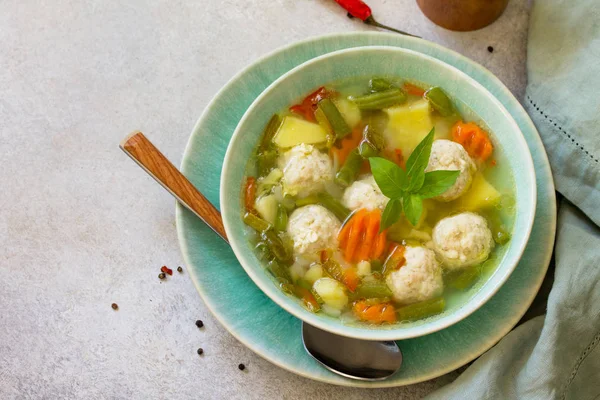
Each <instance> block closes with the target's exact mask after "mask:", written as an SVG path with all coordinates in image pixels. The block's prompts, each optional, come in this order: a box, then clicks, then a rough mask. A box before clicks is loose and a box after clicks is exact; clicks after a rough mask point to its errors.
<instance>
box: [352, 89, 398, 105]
mask: <svg viewBox="0 0 600 400" xmlns="http://www.w3.org/2000/svg"><path fill="white" fill-rule="evenodd" d="M348 99H349V100H351V101H353V102H354V104H356V105H357V106H358V108H360V109H361V110H381V109H382V108H387V107H391V106H393V105H396V104H400V103H403V102H405V101H406V93H404V92H403V91H402V90H400V89H389V90H385V91H383V92H376V93H369V94H366V95H364V96H357V97H354V96H350V97H349V98H348Z"/></svg>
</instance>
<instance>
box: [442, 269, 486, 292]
mask: <svg viewBox="0 0 600 400" xmlns="http://www.w3.org/2000/svg"><path fill="white" fill-rule="evenodd" d="M480 274H481V268H480V267H479V265H477V266H474V267H469V268H467V269H465V270H464V271H461V272H459V273H458V274H457V275H456V276H455V277H453V278H452V279H451V280H450V282H448V284H449V285H450V286H452V287H453V288H455V289H460V290H464V289H466V288H468V287H469V286H471V285H472V284H473V283H475V280H476V279H477V278H478V277H479V275H480Z"/></svg>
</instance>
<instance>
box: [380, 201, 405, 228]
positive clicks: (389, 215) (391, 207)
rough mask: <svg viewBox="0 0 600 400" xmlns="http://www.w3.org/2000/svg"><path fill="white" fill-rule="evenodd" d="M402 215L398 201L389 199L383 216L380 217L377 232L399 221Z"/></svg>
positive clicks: (400, 204)
mask: <svg viewBox="0 0 600 400" xmlns="http://www.w3.org/2000/svg"><path fill="white" fill-rule="evenodd" d="M401 215H402V203H401V202H400V200H399V199H391V200H390V201H388V203H387V206H385V210H383V215H382V216H381V225H380V226H379V232H382V231H383V230H384V229H387V228H389V227H390V226H391V225H392V224H394V223H395V222H396V221H398V220H399V219H400V216H401Z"/></svg>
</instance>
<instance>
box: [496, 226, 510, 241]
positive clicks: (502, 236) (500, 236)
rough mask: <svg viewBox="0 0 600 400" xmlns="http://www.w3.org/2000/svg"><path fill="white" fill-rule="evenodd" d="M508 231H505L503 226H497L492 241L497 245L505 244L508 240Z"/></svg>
mask: <svg viewBox="0 0 600 400" xmlns="http://www.w3.org/2000/svg"><path fill="white" fill-rule="evenodd" d="M510 238H511V236H510V233H508V232H506V231H505V230H504V229H503V228H498V230H496V232H494V242H496V243H497V244H499V245H503V244H506V243H508V242H509V241H510Z"/></svg>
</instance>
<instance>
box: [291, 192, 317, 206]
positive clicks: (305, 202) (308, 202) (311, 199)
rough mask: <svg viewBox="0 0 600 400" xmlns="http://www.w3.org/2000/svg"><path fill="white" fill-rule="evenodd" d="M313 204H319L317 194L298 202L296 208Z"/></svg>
mask: <svg viewBox="0 0 600 400" xmlns="http://www.w3.org/2000/svg"><path fill="white" fill-rule="evenodd" d="M311 204H319V198H318V197H317V195H316V194H311V195H310V196H307V197H303V198H301V199H297V200H296V207H304V206H308V205H311Z"/></svg>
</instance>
